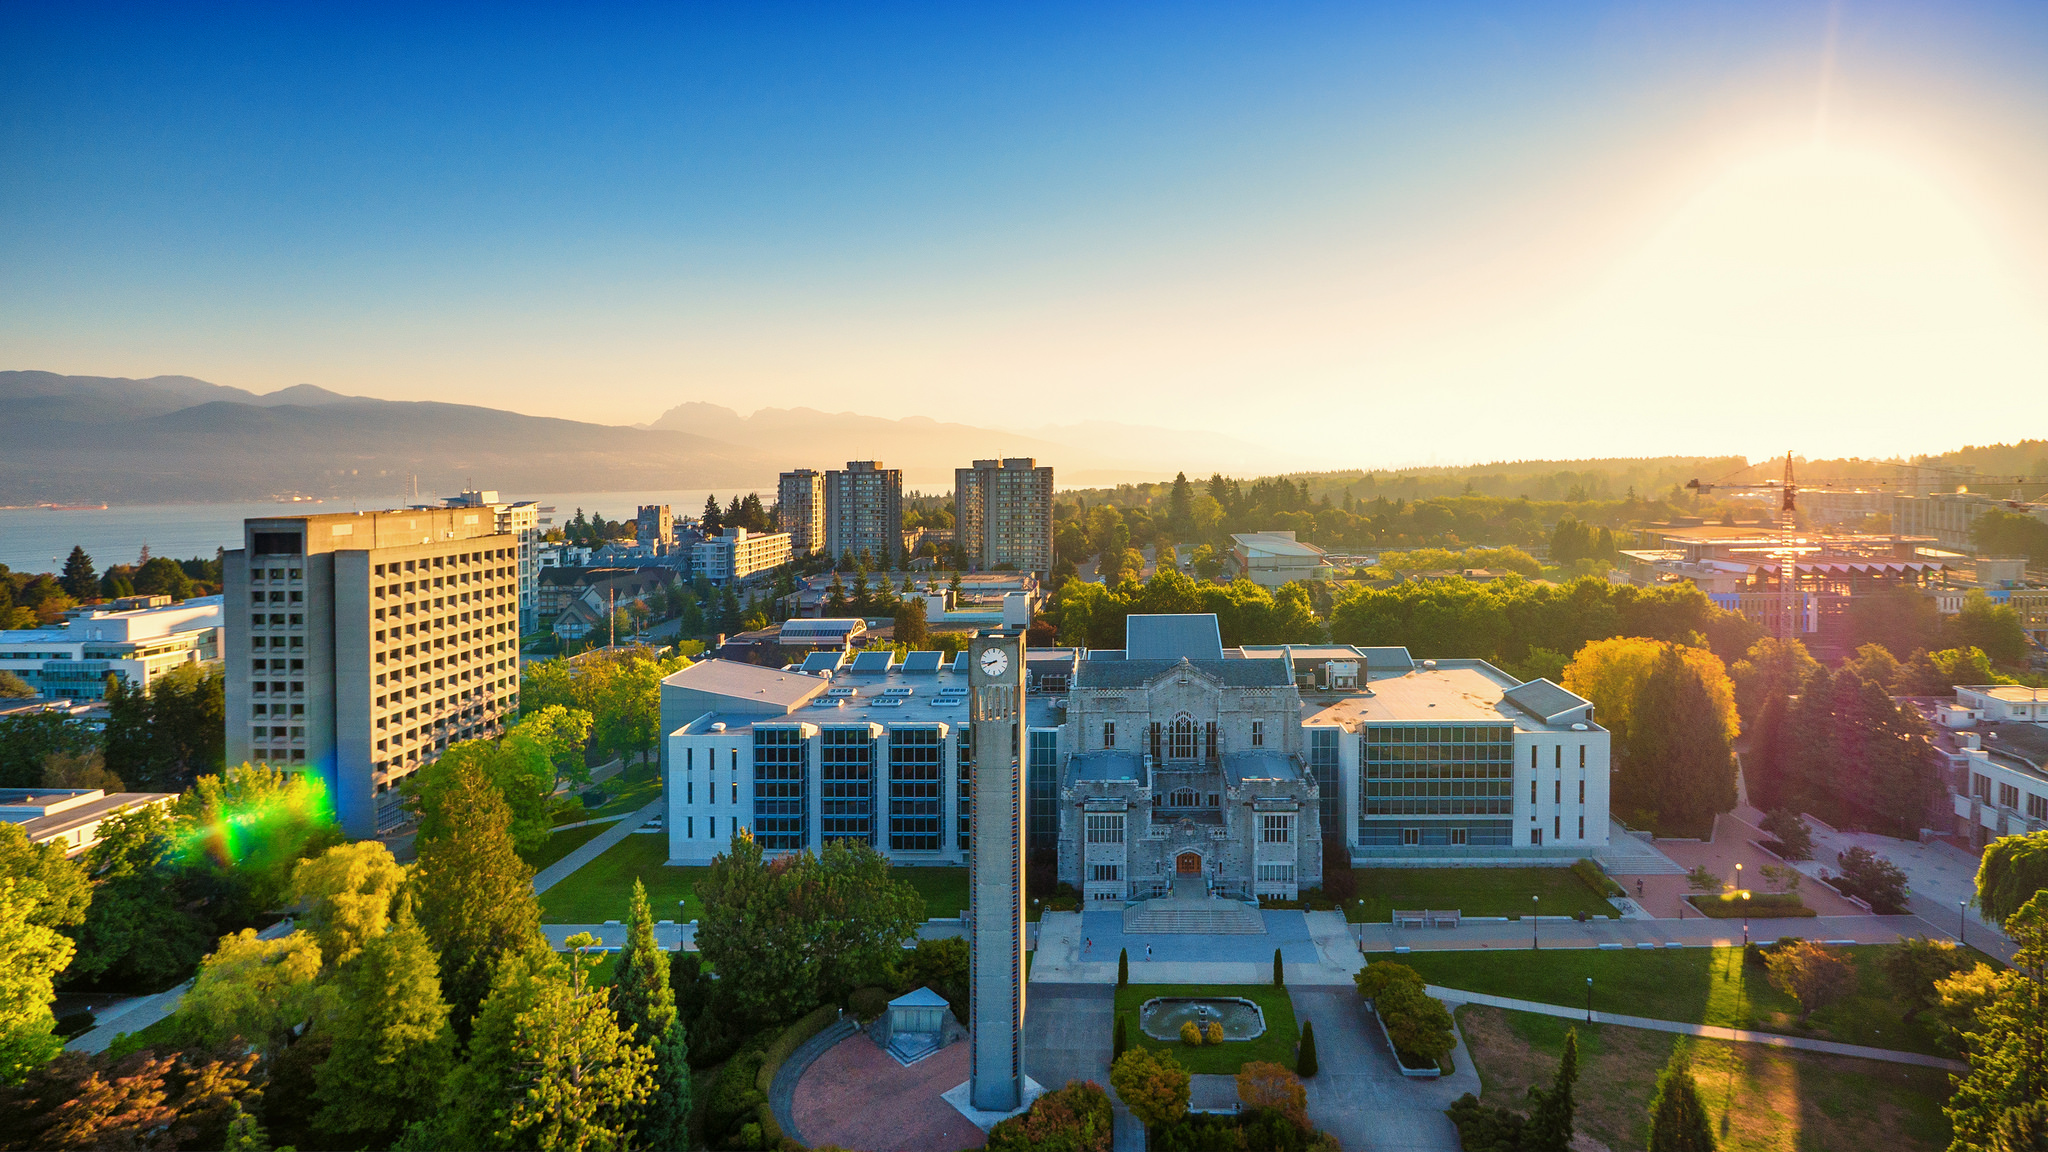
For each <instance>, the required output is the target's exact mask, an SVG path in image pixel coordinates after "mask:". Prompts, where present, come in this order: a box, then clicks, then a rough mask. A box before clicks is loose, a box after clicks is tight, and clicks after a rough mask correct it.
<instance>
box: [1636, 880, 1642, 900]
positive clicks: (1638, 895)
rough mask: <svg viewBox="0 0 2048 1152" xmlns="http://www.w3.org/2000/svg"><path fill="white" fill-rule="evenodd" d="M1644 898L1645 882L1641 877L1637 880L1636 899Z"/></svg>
mask: <svg viewBox="0 0 2048 1152" xmlns="http://www.w3.org/2000/svg"><path fill="white" fill-rule="evenodd" d="M1642 898H1643V882H1642V880H1641V878H1638V879H1637V880H1636V899H1638V900H1641V899H1642Z"/></svg>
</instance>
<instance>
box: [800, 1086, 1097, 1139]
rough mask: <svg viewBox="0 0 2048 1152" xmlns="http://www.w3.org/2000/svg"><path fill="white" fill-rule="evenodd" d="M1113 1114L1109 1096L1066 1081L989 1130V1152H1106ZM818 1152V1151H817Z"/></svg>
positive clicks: (1093, 1087) (1090, 1087)
mask: <svg viewBox="0 0 2048 1152" xmlns="http://www.w3.org/2000/svg"><path fill="white" fill-rule="evenodd" d="M1115 1138H1116V1114H1115V1109H1114V1108H1113V1106H1112V1105H1111V1104H1110V1102H1109V1093H1107V1092H1104V1091H1103V1090H1102V1086H1101V1085H1099V1084H1095V1083H1093V1082H1091V1081H1086V1080H1069V1081H1067V1086H1066V1087H1064V1088H1056V1089H1054V1090H1052V1091H1051V1092H1047V1093H1046V1094H1045V1095H1043V1096H1040V1097H1039V1098H1038V1099H1037V1100H1034V1101H1032V1103H1031V1108H1030V1110H1029V1111H1027V1112H1025V1113H1024V1115H1022V1116H1012V1117H1011V1118H1009V1119H1008V1120H1004V1121H1002V1122H1001V1123H999V1124H997V1125H996V1126H995V1127H994V1128H992V1129H990V1130H989V1134H988V1147H989V1148H990V1149H991V1152H1110V1149H1111V1147H1112V1146H1113V1145H1114V1144H1115ZM821 1152H822V1150H821Z"/></svg>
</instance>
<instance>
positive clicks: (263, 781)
mask: <svg viewBox="0 0 2048 1152" xmlns="http://www.w3.org/2000/svg"><path fill="white" fill-rule="evenodd" d="M171 814H172V816H173V818H174V819H175V820H176V821H177V831H178V833H179V835H178V840H179V841H180V844H181V848H182V851H181V852H180V854H179V864H180V865H181V867H182V868H183V869H184V870H185V872H186V873H188V874H189V875H191V876H192V877H193V878H194V880H195V881H196V882H197V883H199V884H202V885H203V886H205V887H207V888H208V889H209V890H210V891H211V892H213V893H214V899H215V903H216V904H217V906H218V907H217V909H216V913H215V914H216V917H217V918H222V919H225V920H227V921H230V922H233V923H238V924H247V923H250V922H251V921H253V920H255V919H256V917H258V916H260V915H262V914H263V913H265V912H268V911H270V910H272V909H276V908H281V907H283V906H284V903H285V901H286V900H288V899H289V898H290V892H291V878H292V870H293V869H294V868H296V867H297V866H298V862H299V860H300V859H302V858H304V857H307V856H313V855H317V854H319V853H320V852H323V851H325V850H326V849H327V847H328V846H329V845H332V844H335V843H338V842H339V841H340V840H341V839H342V835H341V830H340V829H339V828H338V827H336V826H335V821H334V806H333V801H332V799H331V798H330V797H329V796H328V794H327V785H326V782H325V780H324V779H323V778H322V777H321V776H320V775H319V774H318V773H312V772H300V773H286V772H285V771H283V770H282V769H278V768H271V767H267V766H256V765H249V764H243V765H240V766H238V767H234V768H230V769H228V770H227V771H225V772H222V773H220V774H219V775H217V776H201V777H200V778H199V779H197V780H195V781H193V782H192V787H191V788H189V789H187V790H186V791H185V793H184V794H183V795H181V796H179V797H178V799H177V800H176V801H175V802H174V803H173V804H172V805H171Z"/></svg>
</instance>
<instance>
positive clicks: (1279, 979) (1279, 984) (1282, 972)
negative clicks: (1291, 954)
mask: <svg viewBox="0 0 2048 1152" xmlns="http://www.w3.org/2000/svg"><path fill="white" fill-rule="evenodd" d="M1286 986H1287V970H1286V969H1285V968H1282V967H1281V966H1280V950H1279V949H1278V948H1275V949H1273V987H1275V988H1285V987H1286Z"/></svg>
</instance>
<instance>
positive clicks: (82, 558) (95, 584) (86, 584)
mask: <svg viewBox="0 0 2048 1152" xmlns="http://www.w3.org/2000/svg"><path fill="white" fill-rule="evenodd" d="M57 583H59V584H61V585H63V587H64V591H65V593H66V594H68V595H69V596H70V597H71V598H72V599H73V600H90V599H92V598H93V596H94V595H95V594H96V593H98V592H99V590H100V578H99V574H98V573H96V572H94V571H93V567H92V557H90V556H88V555H86V554H85V548H84V547H83V546H82V545H78V544H73V545H72V546H71V555H69V556H66V557H65V558H64V574H63V575H62V576H60V577H58V579H57Z"/></svg>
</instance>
